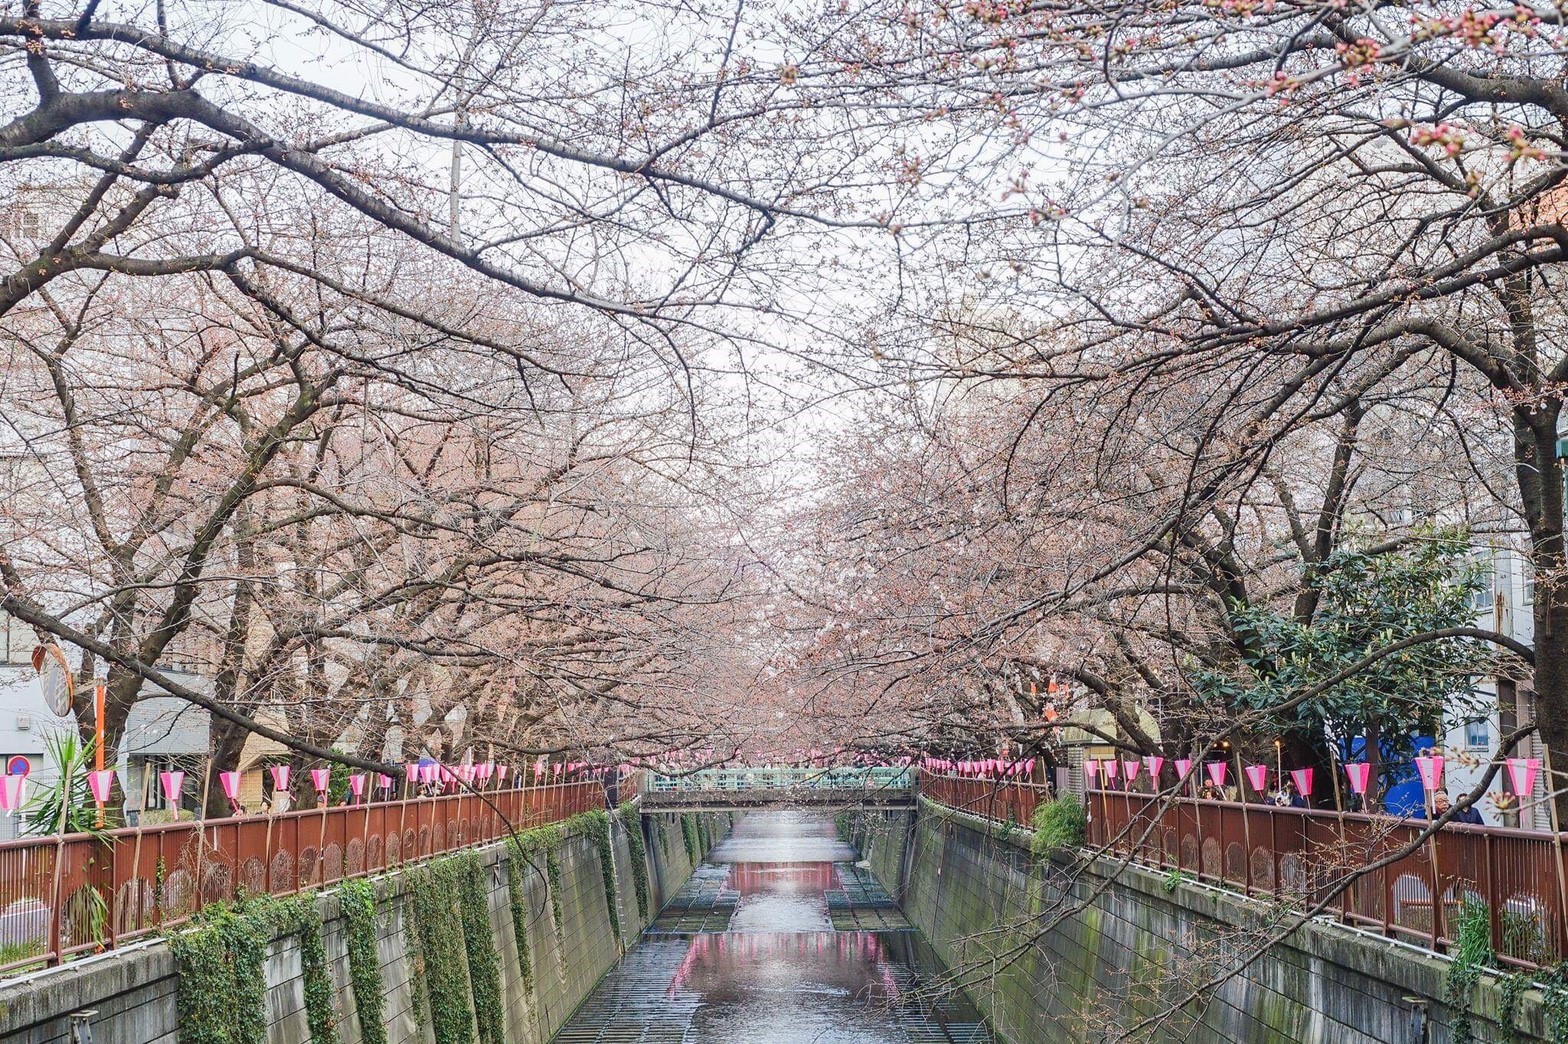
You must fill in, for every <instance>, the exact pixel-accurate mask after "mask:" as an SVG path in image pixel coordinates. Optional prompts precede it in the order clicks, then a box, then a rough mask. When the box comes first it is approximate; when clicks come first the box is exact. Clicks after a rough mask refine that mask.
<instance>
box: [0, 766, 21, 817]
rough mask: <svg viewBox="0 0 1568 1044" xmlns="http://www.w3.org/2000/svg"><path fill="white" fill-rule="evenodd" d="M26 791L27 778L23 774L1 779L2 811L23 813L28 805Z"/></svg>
mask: <svg viewBox="0 0 1568 1044" xmlns="http://www.w3.org/2000/svg"><path fill="white" fill-rule="evenodd" d="M26 789H27V776H26V775H25V774H23V773H18V774H16V775H14V776H3V777H0V809H9V810H10V811H12V812H20V811H22V806H23V805H25V804H27V796H26Z"/></svg>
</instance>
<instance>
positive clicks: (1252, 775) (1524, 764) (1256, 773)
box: [1083, 754, 1541, 798]
mask: <svg viewBox="0 0 1568 1044" xmlns="http://www.w3.org/2000/svg"><path fill="white" fill-rule="evenodd" d="M1415 761H1416V771H1417V774H1418V775H1419V776H1420V778H1421V786H1422V789H1423V790H1425V791H1427V792H1429V793H1430V792H1432V791H1435V790H1438V789H1440V788H1441V787H1442V785H1443V757H1442V755H1436V754H1434V755H1429V756H1428V755H1423V756H1421V757H1418V758H1416V759H1415ZM1173 764H1174V765H1175V766H1176V778H1177V780H1178V781H1185V780H1186V779H1187V776H1188V775H1189V774H1190V773H1191V771H1192V759H1191V758H1177V759H1176V760H1175V761H1174V762H1173ZM1164 766H1165V759H1164V758H1162V757H1159V756H1158V755H1153V754H1150V755H1146V756H1144V757H1143V758H1142V759H1132V758H1128V759H1124V760H1121V761H1118V760H1116V759H1114V758H1107V759H1105V760H1104V761H1096V760H1093V759H1090V760H1088V761H1085V762H1084V763H1083V771H1084V777H1085V778H1086V779H1089V780H1093V779H1095V778H1096V777H1097V776H1102V775H1103V776H1104V778H1105V779H1106V780H1107V781H1108V782H1109V781H1114V780H1115V779H1116V778H1117V776H1121V777H1122V778H1123V779H1125V780H1126V782H1127V784H1128V785H1129V786H1130V785H1131V784H1132V781H1133V780H1134V779H1136V778H1137V777H1138V773H1139V770H1140V769H1147V770H1148V773H1149V778H1150V779H1151V780H1158V779H1159V775H1160V770H1161V769H1162V768H1163V767H1164ZM1507 766H1508V775H1509V779H1510V781H1511V782H1512V783H1513V785H1514V793H1516V794H1520V795H1524V796H1529V795H1530V794H1532V793H1534V788H1535V777H1536V774H1537V773H1538V772H1539V771H1540V768H1541V759H1540V758H1509V759H1508V762H1507ZM1203 767H1204V770H1205V771H1206V772H1207V773H1208V776H1209V780H1210V782H1212V783H1213V784H1214V785H1215V786H1216V787H1221V788H1223V787H1224V786H1225V778H1226V773H1227V770H1228V769H1229V765H1228V764H1227V763H1226V762H1223V761H1210V762H1206V763H1205V764H1204V766H1203ZM1242 771H1243V772H1244V773H1245V774H1246V777H1247V781H1248V782H1249V783H1251V784H1252V789H1253V790H1254V791H1255V792H1257V793H1259V794H1262V793H1263V792H1264V791H1265V790H1267V788H1268V776H1269V767H1268V766H1267V765H1262V764H1259V765H1247V766H1245V767H1244V768H1243V770H1242ZM1371 773H1372V766H1371V764H1370V763H1368V762H1365V761H1360V762H1347V763H1346V765H1345V775H1346V777H1347V778H1348V779H1349V782H1350V789H1351V791H1352V792H1354V793H1356V794H1365V793H1366V792H1367V784H1368V783H1369V782H1370V780H1371ZM1312 777H1313V769H1311V768H1310V767H1308V768H1298V769H1291V770H1290V778H1291V781H1292V782H1293V783H1294V784H1295V787H1296V791H1297V792H1298V793H1300V794H1301V796H1302V797H1304V798H1306V797H1311V796H1312Z"/></svg>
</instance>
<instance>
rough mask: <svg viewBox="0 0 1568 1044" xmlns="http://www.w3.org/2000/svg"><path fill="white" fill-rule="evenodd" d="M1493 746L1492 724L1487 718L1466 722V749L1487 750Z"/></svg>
mask: <svg viewBox="0 0 1568 1044" xmlns="http://www.w3.org/2000/svg"><path fill="white" fill-rule="evenodd" d="M1491 745H1492V723H1491V721H1489V720H1488V719H1486V718H1481V719H1480V720H1478V721H1467V722H1465V749H1466V750H1486V749H1488V748H1489V747H1491Z"/></svg>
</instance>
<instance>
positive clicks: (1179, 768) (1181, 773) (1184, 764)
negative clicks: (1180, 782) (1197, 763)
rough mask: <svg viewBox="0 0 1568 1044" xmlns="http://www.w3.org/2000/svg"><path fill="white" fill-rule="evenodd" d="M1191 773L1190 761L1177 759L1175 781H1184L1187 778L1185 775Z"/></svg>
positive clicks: (1188, 759)
mask: <svg viewBox="0 0 1568 1044" xmlns="http://www.w3.org/2000/svg"><path fill="white" fill-rule="evenodd" d="M1191 771H1192V759H1191V758H1177V759H1176V778H1177V779H1186V778H1187V773H1189V772H1191Z"/></svg>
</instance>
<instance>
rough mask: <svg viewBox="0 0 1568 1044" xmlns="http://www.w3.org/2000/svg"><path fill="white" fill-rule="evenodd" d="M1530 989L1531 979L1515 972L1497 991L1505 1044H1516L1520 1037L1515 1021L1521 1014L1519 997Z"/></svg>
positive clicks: (1499, 1018) (1499, 1019) (1499, 1021)
mask: <svg viewBox="0 0 1568 1044" xmlns="http://www.w3.org/2000/svg"><path fill="white" fill-rule="evenodd" d="M1529 988H1530V977H1529V976H1528V975H1526V974H1524V973H1523V972H1514V973H1513V974H1512V975H1510V976H1508V977H1507V978H1505V979H1504V980H1503V981H1502V983H1501V984H1500V985H1499V986H1498V990H1497V1024H1498V1026H1500V1027H1501V1028H1502V1031H1503V1044H1516V1042H1517V1041H1518V1040H1519V1035H1518V1034H1517V1033H1515V1032H1514V1019H1515V1017H1517V1015H1518V1014H1519V995H1520V994H1522V993H1524V991H1525V990H1527V989H1529Z"/></svg>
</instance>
